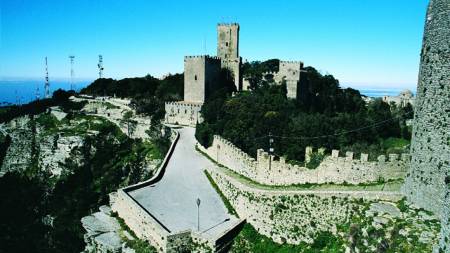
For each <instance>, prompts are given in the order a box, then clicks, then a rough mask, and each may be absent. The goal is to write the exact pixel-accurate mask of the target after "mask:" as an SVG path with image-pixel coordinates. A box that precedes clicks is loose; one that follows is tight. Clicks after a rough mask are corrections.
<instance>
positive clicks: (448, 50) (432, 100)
mask: <svg viewBox="0 0 450 253" xmlns="http://www.w3.org/2000/svg"><path fill="white" fill-rule="evenodd" d="M449 38H450V2H449V1H448V0H431V1H430V5H429V8H428V12H427V16H426V24H425V32H424V37H423V47H422V53H421V65H420V73H419V83H418V87H417V97H416V101H415V107H414V109H415V117H414V124H413V135H412V142H411V155H412V161H411V167H410V171H409V172H408V177H407V180H406V182H405V186H404V188H403V191H404V193H405V194H406V195H407V196H408V199H409V200H410V201H412V202H413V203H415V204H416V205H418V206H420V207H422V208H425V209H427V210H430V211H432V212H434V213H436V214H437V215H439V216H441V218H442V225H443V226H442V236H441V237H442V239H441V246H440V247H441V252H449V250H450V234H449V232H450V228H449V222H448V220H449V219H450V216H449V214H450V210H449V206H448V199H449V196H448V194H449V191H448V189H449V187H450V96H449V94H450V57H449V56H450V43H449Z"/></svg>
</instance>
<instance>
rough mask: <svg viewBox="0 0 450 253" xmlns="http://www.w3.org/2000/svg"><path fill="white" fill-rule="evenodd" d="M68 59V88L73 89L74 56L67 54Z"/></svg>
mask: <svg viewBox="0 0 450 253" xmlns="http://www.w3.org/2000/svg"><path fill="white" fill-rule="evenodd" d="M69 59H70V90H75V87H74V83H73V77H74V75H75V74H74V72H73V60H74V59H75V56H73V55H71V56H69Z"/></svg>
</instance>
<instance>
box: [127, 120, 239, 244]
mask: <svg viewBox="0 0 450 253" xmlns="http://www.w3.org/2000/svg"><path fill="white" fill-rule="evenodd" d="M178 131H179V133H180V139H179V141H178V143H177V145H176V147H175V150H174V153H173V155H172V157H171V159H170V161H169V163H168V165H167V168H166V172H165V174H164V176H163V178H162V179H161V180H160V181H159V182H157V183H155V184H153V185H149V186H145V187H142V188H139V189H136V190H133V191H130V192H128V193H129V194H130V196H131V197H133V198H134V199H135V200H136V201H137V202H138V203H139V204H140V205H142V206H143V207H144V208H145V209H146V210H147V211H149V212H150V213H151V214H152V215H153V216H155V217H156V219H158V220H159V221H160V222H161V223H162V224H164V226H166V227H167V228H168V229H169V230H170V231H171V232H181V231H185V230H188V229H191V230H192V231H199V232H200V233H201V234H202V237H206V238H214V237H216V236H218V235H219V234H221V233H223V232H224V231H226V230H228V229H230V228H232V227H233V226H235V225H236V223H237V222H239V219H238V218H236V217H234V216H232V215H229V214H228V211H227V209H226V207H225V205H224V204H223V202H222V199H221V198H220V196H219V194H218V193H217V192H216V191H215V189H214V188H213V187H212V186H211V184H210V182H209V181H208V178H207V177H206V175H205V174H204V172H203V170H204V169H206V168H208V167H214V166H216V165H215V164H214V163H212V162H211V161H209V160H208V159H207V158H206V157H204V156H203V155H202V154H200V153H198V152H197V151H196V150H195V144H196V140H195V136H194V135H195V129H194V128H181V129H179V130H178ZM197 199H200V208H199V218H200V224H199V225H200V230H198V228H197V225H198V224H197V223H198V221H197V218H198V217H197V211H198V210H197V203H196V202H197Z"/></svg>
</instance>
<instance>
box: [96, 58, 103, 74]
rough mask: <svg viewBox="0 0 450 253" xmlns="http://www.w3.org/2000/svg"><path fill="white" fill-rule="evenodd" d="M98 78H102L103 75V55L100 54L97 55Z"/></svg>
mask: <svg viewBox="0 0 450 253" xmlns="http://www.w3.org/2000/svg"><path fill="white" fill-rule="evenodd" d="M97 67H98V78H102V77H103V70H104V68H103V56H102V55H101V54H99V55H98V64H97Z"/></svg>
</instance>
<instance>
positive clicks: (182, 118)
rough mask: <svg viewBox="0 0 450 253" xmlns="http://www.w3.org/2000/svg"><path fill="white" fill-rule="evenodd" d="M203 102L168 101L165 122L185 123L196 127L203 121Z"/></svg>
mask: <svg viewBox="0 0 450 253" xmlns="http://www.w3.org/2000/svg"><path fill="white" fill-rule="evenodd" d="M201 109H202V104H200V103H190V102H184V101H180V102H166V104H165V110H166V115H165V122H166V123H168V124H176V125H185V126H192V127H195V126H196V125H197V123H201V122H202V121H203V118H202V116H201V113H200V111H201Z"/></svg>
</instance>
